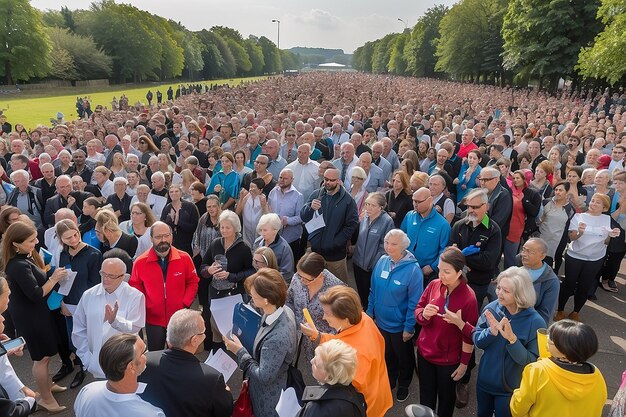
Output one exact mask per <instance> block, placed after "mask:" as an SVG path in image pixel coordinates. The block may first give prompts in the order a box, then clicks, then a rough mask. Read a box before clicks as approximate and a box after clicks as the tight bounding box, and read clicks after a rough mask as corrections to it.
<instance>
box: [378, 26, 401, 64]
mask: <svg viewBox="0 0 626 417" xmlns="http://www.w3.org/2000/svg"><path fill="white" fill-rule="evenodd" d="M399 35H400V34H398V33H390V34H388V35H386V36H384V37H383V38H381V39H378V40H377V41H375V46H374V51H373V53H372V72H373V73H374V74H384V73H386V72H387V64H388V63H389V58H391V45H392V43H393V42H394V41H395V39H396V37H397V36H399Z"/></svg>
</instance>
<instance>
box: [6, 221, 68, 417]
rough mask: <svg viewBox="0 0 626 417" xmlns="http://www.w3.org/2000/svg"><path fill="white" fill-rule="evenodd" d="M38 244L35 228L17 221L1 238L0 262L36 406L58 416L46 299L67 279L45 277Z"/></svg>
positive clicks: (60, 273) (60, 274)
mask: <svg viewBox="0 0 626 417" xmlns="http://www.w3.org/2000/svg"><path fill="white" fill-rule="evenodd" d="M38 242H39V240H38V239H37V229H36V228H35V226H34V225H33V224H32V223H25V222H22V221H17V222H15V223H13V224H11V225H10V226H9V227H8V228H7V231H6V232H5V234H4V236H3V238H2V252H1V256H0V259H1V260H2V268H3V269H4V271H5V273H6V276H7V281H8V282H9V288H10V290H11V295H10V303H9V310H8V311H9V314H10V315H11V318H12V319H13V324H14V325H15V329H16V331H17V333H18V334H20V335H22V336H23V337H24V340H25V341H26V344H27V345H28V352H29V354H30V357H31V359H32V360H33V362H34V363H33V377H34V379H35V384H36V385H37V391H38V392H39V394H40V396H41V398H40V400H39V406H40V407H42V408H45V409H46V410H48V411H50V412H53V413H54V412H57V413H58V412H61V411H63V410H65V409H66V407H65V406H60V405H59V404H58V403H57V401H56V399H55V398H54V396H53V395H52V389H53V387H54V385H53V384H52V381H51V380H50V375H49V374H48V365H49V363H50V358H51V357H53V356H54V355H56V354H57V336H56V330H55V324H54V322H53V319H52V316H51V313H50V310H49V309H48V305H47V303H46V297H47V295H48V294H49V293H50V291H52V289H53V288H54V286H55V285H56V284H57V283H58V282H60V281H63V280H65V279H67V274H68V272H67V271H66V270H65V268H56V269H55V270H54V272H53V273H52V275H51V276H50V277H49V278H47V277H46V273H45V271H44V264H43V261H42V260H41V258H40V257H39V254H38V253H37V252H36V251H35V246H36V245H37V243H38ZM55 391H58V389H57V388H55Z"/></svg>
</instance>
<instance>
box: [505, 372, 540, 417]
mask: <svg viewBox="0 0 626 417" xmlns="http://www.w3.org/2000/svg"><path fill="white" fill-rule="evenodd" d="M537 372H538V371H537V369H536V368H535V367H534V366H532V365H531V366H527V367H525V368H524V371H523V372H522V382H521V384H520V387H519V388H518V389H516V390H515V391H513V396H512V397H511V415H512V416H513V417H526V416H528V413H529V411H530V409H531V408H532V407H533V405H534V404H535V402H537V392H538V391H539V388H538V387H537V386H536V384H535V382H536V381H537V380H536V378H535V376H536V373H537Z"/></svg>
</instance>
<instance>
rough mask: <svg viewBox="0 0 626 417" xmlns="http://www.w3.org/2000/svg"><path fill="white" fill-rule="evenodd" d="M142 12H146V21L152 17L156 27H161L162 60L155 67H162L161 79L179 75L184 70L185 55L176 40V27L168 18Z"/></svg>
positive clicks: (156, 68)
mask: <svg viewBox="0 0 626 417" xmlns="http://www.w3.org/2000/svg"><path fill="white" fill-rule="evenodd" d="M141 13H143V14H144V19H145V20H146V21H149V20H150V19H152V20H153V22H154V27H158V28H160V29H161V30H160V35H161V36H160V39H161V60H160V65H158V66H156V67H155V70H159V69H160V76H159V79H160V80H163V79H166V78H174V77H178V76H179V75H181V74H182V72H183V67H184V64H185V56H184V51H183V48H182V47H181V46H180V45H179V44H178V43H177V42H176V39H175V34H174V29H173V28H172V27H171V26H170V24H169V22H168V21H167V20H165V19H164V18H162V17H160V16H156V15H150V14H149V13H147V12H143V11H142V12H141Z"/></svg>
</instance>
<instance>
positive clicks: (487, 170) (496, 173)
mask: <svg viewBox="0 0 626 417" xmlns="http://www.w3.org/2000/svg"><path fill="white" fill-rule="evenodd" d="M481 173H482V174H489V178H500V170H499V169H496V168H493V167H484V168H483V169H482V171H481Z"/></svg>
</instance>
